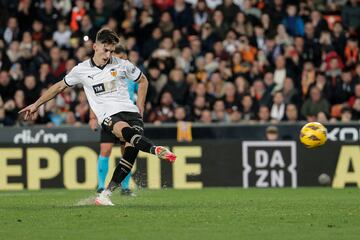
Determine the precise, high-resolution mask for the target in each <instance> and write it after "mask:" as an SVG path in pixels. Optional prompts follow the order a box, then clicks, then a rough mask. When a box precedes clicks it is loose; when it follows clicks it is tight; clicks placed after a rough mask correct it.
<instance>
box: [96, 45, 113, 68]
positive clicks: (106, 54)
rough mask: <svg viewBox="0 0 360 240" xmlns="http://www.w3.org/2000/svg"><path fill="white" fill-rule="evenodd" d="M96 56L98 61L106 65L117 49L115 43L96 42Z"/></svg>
mask: <svg viewBox="0 0 360 240" xmlns="http://www.w3.org/2000/svg"><path fill="white" fill-rule="evenodd" d="M94 50H95V54H94V58H96V60H97V63H98V64H100V65H104V64H106V63H107V61H109V59H110V58H111V56H112V54H113V53H114V51H115V45H113V44H104V43H95V44H94Z"/></svg>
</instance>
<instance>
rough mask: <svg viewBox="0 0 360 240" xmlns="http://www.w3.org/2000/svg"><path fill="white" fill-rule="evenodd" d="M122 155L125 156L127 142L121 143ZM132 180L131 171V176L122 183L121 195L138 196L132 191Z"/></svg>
mask: <svg viewBox="0 0 360 240" xmlns="http://www.w3.org/2000/svg"><path fill="white" fill-rule="evenodd" d="M120 147H121V155H122V156H123V155H124V151H125V142H121V146H120ZM130 180H131V171H130V172H129V174H128V175H127V176H126V177H125V178H124V180H123V181H122V182H121V195H124V196H132V197H133V196H136V195H135V194H134V193H133V191H131V189H130Z"/></svg>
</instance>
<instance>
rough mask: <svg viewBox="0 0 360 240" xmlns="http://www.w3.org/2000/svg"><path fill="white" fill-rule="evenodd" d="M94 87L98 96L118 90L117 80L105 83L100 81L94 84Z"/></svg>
mask: <svg viewBox="0 0 360 240" xmlns="http://www.w3.org/2000/svg"><path fill="white" fill-rule="evenodd" d="M92 87H93V90H94V92H95V94H96V95H97V96H99V95H103V94H107V93H112V92H115V91H117V87H116V82H115V80H113V81H110V82H105V83H99V84H96V85H93V86H92Z"/></svg>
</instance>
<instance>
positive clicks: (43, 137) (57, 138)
mask: <svg viewBox="0 0 360 240" xmlns="http://www.w3.org/2000/svg"><path fill="white" fill-rule="evenodd" d="M41 142H43V143H60V142H62V143H67V142H68V136H67V134H66V133H57V134H53V133H45V131H44V130H43V129H41V130H40V131H38V132H36V133H35V134H34V135H33V136H32V135H31V130H22V132H21V133H18V134H16V135H15V136H14V143H28V144H29V143H41Z"/></svg>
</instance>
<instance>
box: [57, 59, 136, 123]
mask: <svg viewBox="0 0 360 240" xmlns="http://www.w3.org/2000/svg"><path fill="white" fill-rule="evenodd" d="M140 76H141V71H140V69H139V68H137V67H136V66H135V65H133V64H132V63H131V62H130V61H128V60H123V59H120V58H117V57H112V58H111V59H110V60H109V62H108V63H107V64H106V65H105V66H104V67H103V68H99V67H98V66H96V65H95V63H94V62H93V60H92V59H88V60H86V61H84V62H82V63H79V64H78V65H76V66H75V67H74V68H73V69H72V70H71V71H70V72H69V73H68V74H67V75H66V76H65V77H64V81H65V83H66V84H67V85H68V86H70V87H72V86H74V85H76V84H82V86H83V88H84V91H85V94H86V97H87V99H88V102H89V104H90V107H91V109H92V110H93V112H94V113H95V115H96V117H97V119H98V122H99V123H100V124H101V123H102V122H103V120H104V119H105V118H106V117H109V116H111V115H113V114H115V113H118V112H139V109H138V108H137V106H136V105H134V103H133V102H132V101H131V100H130V96H129V92H128V83H127V79H129V80H132V81H134V82H137V81H138V80H139V79H140Z"/></svg>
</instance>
